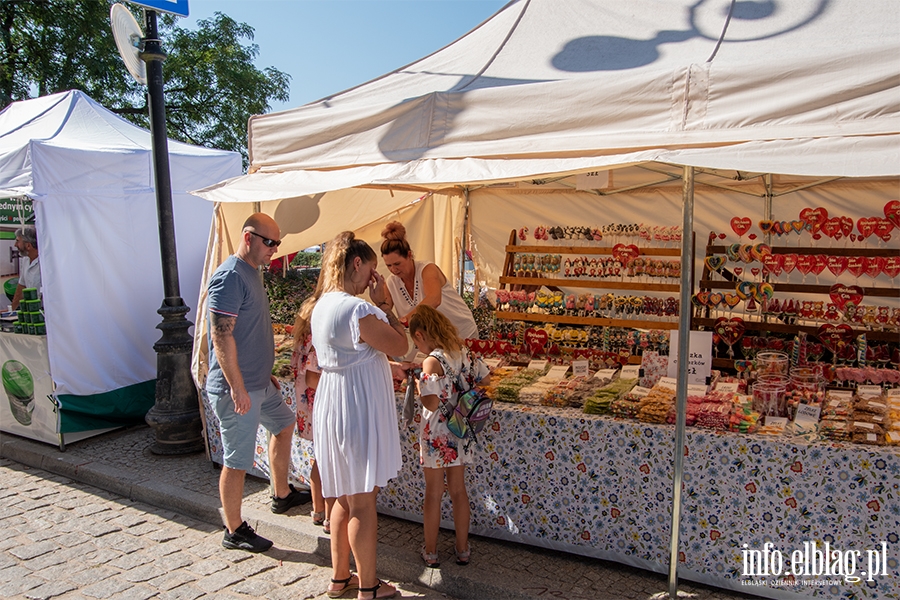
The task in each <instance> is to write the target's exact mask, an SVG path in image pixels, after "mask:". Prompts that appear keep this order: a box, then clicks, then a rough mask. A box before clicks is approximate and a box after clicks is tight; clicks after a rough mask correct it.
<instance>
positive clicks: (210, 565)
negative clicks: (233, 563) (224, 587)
mask: <svg viewBox="0 0 900 600" xmlns="http://www.w3.org/2000/svg"><path fill="white" fill-rule="evenodd" d="M228 567H229V565H228V563H227V562H226V561H224V560H221V559H217V558H211V559H207V560H201V561H198V562H196V563H194V564H192V565H190V566H189V567H188V570H189V571H191V572H192V573H197V574H198V575H204V576H205V575H212V574H213V573H218V572H219V571H224V570H226V569H228Z"/></svg>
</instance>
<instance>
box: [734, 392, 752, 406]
mask: <svg viewBox="0 0 900 600" xmlns="http://www.w3.org/2000/svg"><path fill="white" fill-rule="evenodd" d="M735 402H737V403H738V404H750V403H752V402H753V396H748V395H746V394H738V395H737V396H736V397H735Z"/></svg>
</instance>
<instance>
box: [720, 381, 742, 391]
mask: <svg viewBox="0 0 900 600" xmlns="http://www.w3.org/2000/svg"><path fill="white" fill-rule="evenodd" d="M716 391H717V392H722V393H724V394H737V391H738V383H737V382H736V381H730V382H724V381H723V382H721V383H719V384H718V385H717V386H716Z"/></svg>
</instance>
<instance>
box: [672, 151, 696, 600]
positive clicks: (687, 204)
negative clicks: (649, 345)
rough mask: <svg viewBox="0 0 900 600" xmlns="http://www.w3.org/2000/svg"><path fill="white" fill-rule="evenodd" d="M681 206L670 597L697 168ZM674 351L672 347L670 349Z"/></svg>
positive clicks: (687, 170)
mask: <svg viewBox="0 0 900 600" xmlns="http://www.w3.org/2000/svg"><path fill="white" fill-rule="evenodd" d="M682 177H683V185H682V202H683V204H682V209H681V300H680V306H679V310H678V386H677V388H676V392H675V398H676V400H675V406H676V408H675V449H674V454H675V465H674V469H673V470H674V474H673V477H672V528H671V531H670V542H669V597H670V598H677V597H678V534H679V530H680V528H681V484H682V479H683V477H684V429H685V425H686V421H687V372H688V364H689V363H690V361H689V360H687V358H688V356H689V354H690V341H691V290H692V288H693V285H694V272H693V267H694V260H693V259H694V252H693V239H694V235H693V232H694V168H693V167H684V175H683V176H682ZM670 351H671V350H670Z"/></svg>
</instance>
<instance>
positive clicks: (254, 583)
mask: <svg viewBox="0 0 900 600" xmlns="http://www.w3.org/2000/svg"><path fill="white" fill-rule="evenodd" d="M276 587H278V586H277V585H276V584H275V583H273V582H271V581H264V580H262V579H248V580H246V581H242V582H240V583H238V584H235V586H234V588H233V589H234V591H235V592H236V593H238V594H247V595H248V596H267V595H268V593H269V592H271V591H272V590H274V589H275V588H276Z"/></svg>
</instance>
